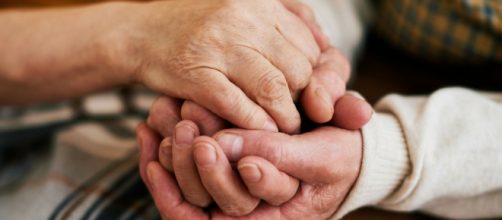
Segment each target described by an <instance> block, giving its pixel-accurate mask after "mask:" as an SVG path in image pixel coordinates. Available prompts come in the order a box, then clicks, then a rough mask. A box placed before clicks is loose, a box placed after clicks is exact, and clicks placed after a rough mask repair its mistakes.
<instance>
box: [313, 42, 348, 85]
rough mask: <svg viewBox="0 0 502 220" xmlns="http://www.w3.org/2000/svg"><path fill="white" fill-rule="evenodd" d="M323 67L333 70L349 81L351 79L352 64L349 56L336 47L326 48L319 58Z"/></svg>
mask: <svg viewBox="0 0 502 220" xmlns="http://www.w3.org/2000/svg"><path fill="white" fill-rule="evenodd" d="M319 64H323V65H320V66H321V68H326V69H329V70H333V71H334V72H336V73H337V75H338V76H339V77H340V78H341V79H342V80H343V81H344V82H345V83H347V82H348V81H349V79H350V74H351V65H350V62H349V60H348V59H347V57H346V56H345V55H344V54H343V53H342V52H341V51H340V50H338V49H336V48H335V47H329V48H328V49H326V50H324V51H323V52H322V54H321V57H320V58H319Z"/></svg>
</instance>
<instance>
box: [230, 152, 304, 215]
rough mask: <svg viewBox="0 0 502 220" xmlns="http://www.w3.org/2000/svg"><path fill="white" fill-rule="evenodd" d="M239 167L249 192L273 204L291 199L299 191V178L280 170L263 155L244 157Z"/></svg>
mask: <svg viewBox="0 0 502 220" xmlns="http://www.w3.org/2000/svg"><path fill="white" fill-rule="evenodd" d="M237 168H238V170H239V174H240V176H241V177H242V179H243V180H244V183H245V184H246V186H247V188H248V190H249V192H250V193H251V194H252V195H253V196H256V197H258V198H260V199H263V200H265V201H267V202H268V203H269V204H271V205H275V206H278V205H281V204H283V203H285V202H287V201H289V200H290V199H291V198H293V196H294V195H295V194H296V192H297V191H298V187H299V184H300V181H298V179H296V178H293V177H291V176H289V175H288V174H286V173H283V172H281V171H279V170H278V169H277V168H276V167H275V166H274V165H273V164H271V163H270V162H269V161H267V160H265V159H263V158H261V157H256V156H248V157H245V158H242V159H241V160H239V163H238V166H237Z"/></svg>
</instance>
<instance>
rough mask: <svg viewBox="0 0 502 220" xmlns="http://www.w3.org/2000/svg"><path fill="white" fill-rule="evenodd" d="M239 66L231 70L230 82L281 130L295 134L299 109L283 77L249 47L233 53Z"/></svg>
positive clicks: (237, 49)
mask: <svg viewBox="0 0 502 220" xmlns="http://www.w3.org/2000/svg"><path fill="white" fill-rule="evenodd" d="M231 53H232V55H233V57H235V58H238V59H239V62H232V63H239V65H238V66H233V67H231V68H230V69H229V73H228V78H229V79H230V80H231V81H232V82H234V83H235V84H236V85H237V86H239V87H240V88H241V89H242V90H243V91H244V92H245V93H246V94H247V95H248V96H249V97H250V98H251V99H252V100H255V102H256V103H258V104H259V105H260V106H261V107H262V108H263V109H265V111H267V113H268V114H269V115H270V116H271V117H272V118H273V119H274V121H275V122H276V123H277V125H278V126H279V130H280V131H283V132H286V133H293V132H296V131H297V130H298V129H299V127H300V114H299V113H298V110H297V109H296V106H295V104H294V102H293V99H292V97H291V94H290V90H289V88H288V84H287V82H286V79H285V77H284V75H283V74H282V73H281V72H280V71H279V70H278V69H277V68H276V67H274V66H273V65H272V64H271V63H270V62H269V61H268V60H267V59H265V58H264V57H263V56H262V55H261V54H260V53H258V52H256V51H255V50H251V49H248V48H246V47H239V48H235V49H234V50H232V51H231Z"/></svg>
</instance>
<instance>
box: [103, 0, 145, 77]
mask: <svg viewBox="0 0 502 220" xmlns="http://www.w3.org/2000/svg"><path fill="white" fill-rule="evenodd" d="M142 5H144V3H132V2H112V3H105V4H102V8H101V11H100V13H99V14H101V15H103V16H106V17H107V18H108V19H107V20H106V21H105V22H106V24H105V25H104V26H105V28H103V29H102V30H101V31H100V32H99V33H98V36H97V37H96V38H95V39H96V41H95V44H94V45H95V48H96V51H97V56H96V60H95V63H97V64H98V65H100V68H103V69H104V70H106V71H107V72H108V73H109V74H111V75H112V78H113V80H117V81H118V83H119V84H132V83H137V82H138V81H139V79H138V78H139V77H138V69H139V67H140V64H141V59H140V58H141V54H140V53H141V51H140V48H141V46H140V45H139V44H140V43H141V40H140V39H138V37H137V35H138V34H137V33H136V32H139V31H140V29H138V28H137V27H138V26H139V25H137V23H138V19H136V18H135V17H137V14H138V9H139V8H140V7H142Z"/></svg>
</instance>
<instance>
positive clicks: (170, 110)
mask: <svg viewBox="0 0 502 220" xmlns="http://www.w3.org/2000/svg"><path fill="white" fill-rule="evenodd" d="M180 120H181V117H180V102H179V100H177V99H174V98H171V97H168V96H159V97H158V98H157V100H155V102H154V103H153V105H152V107H151V108H150V114H149V115H148V119H147V124H148V126H150V127H151V128H153V129H154V130H155V131H157V132H159V133H160V134H161V135H162V136H163V137H169V136H171V134H172V133H173V130H174V126H176V123H178V122H179V121H180Z"/></svg>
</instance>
